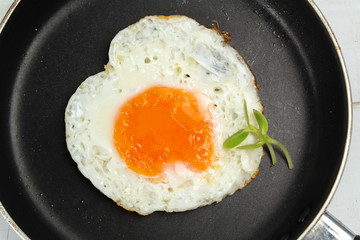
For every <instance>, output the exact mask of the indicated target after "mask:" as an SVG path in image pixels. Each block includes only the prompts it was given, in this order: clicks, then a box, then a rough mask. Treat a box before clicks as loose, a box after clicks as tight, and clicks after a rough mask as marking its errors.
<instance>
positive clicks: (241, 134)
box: [224, 101, 294, 169]
mask: <svg viewBox="0 0 360 240" xmlns="http://www.w3.org/2000/svg"><path fill="white" fill-rule="evenodd" d="M244 111H245V119H246V123H247V125H248V127H247V128H245V129H242V130H240V131H238V132H236V133H235V134H233V135H231V136H230V137H229V138H228V139H226V140H225V142H224V147H225V148H234V147H236V148H237V149H240V150H244V149H255V148H259V147H261V146H263V145H264V144H266V146H267V147H268V148H269V152H270V157H271V159H272V164H273V165H276V163H277V162H276V156H275V151H274V148H273V146H272V145H276V146H278V147H279V148H280V149H281V150H282V151H283V153H284V155H285V158H286V161H287V163H288V166H289V168H290V169H293V168H294V164H293V162H292V159H291V156H290V154H289V152H288V150H287V149H286V147H285V146H284V145H283V144H282V143H281V142H279V141H277V140H275V139H273V138H271V137H269V136H268V135H267V131H268V128H269V125H268V121H267V120H266V118H265V116H264V115H263V114H262V113H260V112H259V111H257V110H256V109H254V110H253V113H254V116H255V119H256V121H257V123H258V125H259V129H257V128H256V127H254V126H253V125H251V124H250V120H249V114H248V110H247V105H246V101H244ZM250 133H252V134H255V135H257V137H258V141H257V142H255V143H253V144H248V145H240V144H241V143H242V142H243V141H244V140H245V139H246V138H247V136H248V135H249V134H250ZM239 145H240V146H239Z"/></svg>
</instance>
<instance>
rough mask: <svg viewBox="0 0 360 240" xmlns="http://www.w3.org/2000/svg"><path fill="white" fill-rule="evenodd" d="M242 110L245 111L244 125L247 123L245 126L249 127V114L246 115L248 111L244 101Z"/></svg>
mask: <svg viewBox="0 0 360 240" xmlns="http://www.w3.org/2000/svg"><path fill="white" fill-rule="evenodd" d="M244 110H245V119H246V123H247V125H248V126H249V127H250V121H249V113H248V110H247V105H246V101H244Z"/></svg>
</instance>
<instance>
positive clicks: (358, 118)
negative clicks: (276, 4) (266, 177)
mask: <svg viewBox="0 0 360 240" xmlns="http://www.w3.org/2000/svg"><path fill="white" fill-rule="evenodd" d="M314 1H315V2H316V4H317V5H318V6H319V8H320V10H321V11H322V12H323V14H324V15H325V17H326V19H327V21H328V22H329V23H330V26H331V27H332V29H333V31H334V32H335V35H336V37H337V40H338V42H339V44H340V47H341V49H342V52H343V54H344V57H345V62H346V65H347V69H348V72H349V76H350V83H351V87H352V95H353V110H354V125H353V134H352V143H351V147H350V154H349V158H348V162H347V165H346V168H345V172H344V175H343V178H342V180H341V183H340V186H339V188H338V190H337V192H336V194H335V196H334V198H333V200H332V202H331V203H330V206H329V208H328V211H329V212H330V213H331V214H332V215H334V216H335V217H336V218H338V219H339V220H340V221H342V222H343V223H344V224H345V225H346V226H347V227H348V228H350V229H351V230H352V231H353V232H355V233H357V234H360V61H359V60H360V1H359V0H314ZM11 3H12V0H0V19H2V18H3V16H4V15H5V13H6V11H7V9H8V8H9V7H10V5H11ZM5 239H6V240H19V239H20V237H19V236H18V235H17V234H16V233H15V232H14V231H13V229H12V228H11V227H10V226H9V225H8V223H7V222H6V221H5V220H4V219H3V218H2V217H1V216H0V240H5Z"/></svg>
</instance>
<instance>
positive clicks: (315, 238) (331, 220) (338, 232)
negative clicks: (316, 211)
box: [303, 212, 360, 240]
mask: <svg viewBox="0 0 360 240" xmlns="http://www.w3.org/2000/svg"><path fill="white" fill-rule="evenodd" d="M310 239H311V240H320V239H334V240H336V239H338V240H360V236H359V235H356V234H354V233H353V232H352V231H350V230H349V229H348V228H347V227H345V226H344V225H343V224H342V223H341V222H340V221H339V220H337V219H336V218H335V217H334V216H332V215H331V214H330V213H328V212H325V213H324V214H323V215H322V216H321V218H320V219H319V221H318V222H317V224H316V225H315V226H314V227H313V229H311V231H309V233H308V234H307V235H305V237H304V239H303V240H310Z"/></svg>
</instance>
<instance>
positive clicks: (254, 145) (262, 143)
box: [237, 141, 265, 150]
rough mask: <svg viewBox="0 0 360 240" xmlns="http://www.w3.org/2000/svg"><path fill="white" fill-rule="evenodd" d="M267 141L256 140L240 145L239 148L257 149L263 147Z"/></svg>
mask: <svg viewBox="0 0 360 240" xmlns="http://www.w3.org/2000/svg"><path fill="white" fill-rule="evenodd" d="M264 143H265V142H261V141H259V142H256V143H254V144H248V145H242V146H238V147H237V149H240V150H245V149H255V148H259V147H261V146H262V145H264Z"/></svg>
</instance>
